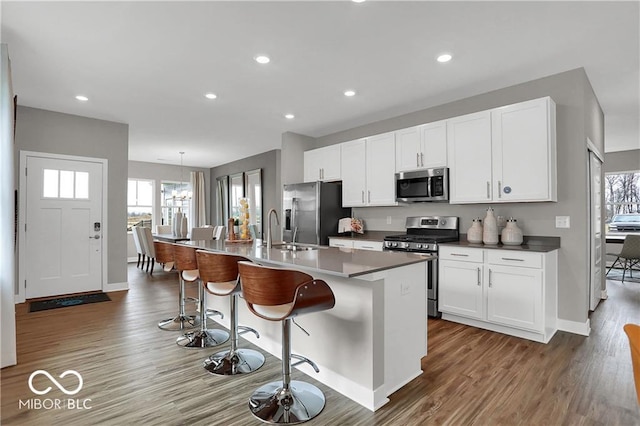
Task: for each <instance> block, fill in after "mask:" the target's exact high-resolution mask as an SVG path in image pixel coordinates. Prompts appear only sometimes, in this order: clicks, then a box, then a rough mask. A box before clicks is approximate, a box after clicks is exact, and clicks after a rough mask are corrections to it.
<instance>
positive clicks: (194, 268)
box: [173, 244, 229, 349]
mask: <svg viewBox="0 0 640 426" xmlns="http://www.w3.org/2000/svg"><path fill="white" fill-rule="evenodd" d="M173 250H174V251H173V256H174V261H175V267H176V269H177V270H178V271H180V276H181V278H182V282H195V283H198V282H199V281H200V270H199V269H198V259H197V257H196V248H195V247H189V246H186V245H183V244H174V247H173ZM198 308H199V311H200V329H199V330H197V331H192V332H189V333H185V334H183V335H182V336H180V337H178V339H177V340H176V344H177V345H178V346H181V347H183V348H190V349H203V348H210V347H212V346H218V345H221V344H222V343H224V342H226V341H227V340H229V333H228V332H227V331H226V330H220V329H216V328H214V329H209V328H207V316H208V315H210V314H211V315H220V316H221V317H222V313H221V312H218V311H212V310H209V311H207V304H206V294H205V292H204V288H203V286H202V285H198Z"/></svg>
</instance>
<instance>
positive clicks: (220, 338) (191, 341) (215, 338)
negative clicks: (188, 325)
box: [176, 328, 229, 349]
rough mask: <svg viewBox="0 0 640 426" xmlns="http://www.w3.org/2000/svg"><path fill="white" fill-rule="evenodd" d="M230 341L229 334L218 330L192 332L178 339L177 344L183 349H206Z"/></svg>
mask: <svg viewBox="0 0 640 426" xmlns="http://www.w3.org/2000/svg"><path fill="white" fill-rule="evenodd" d="M227 340H229V333H227V332H226V331H225V330H220V329H217V328H213V329H206V330H198V331H192V332H190V333H186V334H183V335H182V336H180V337H178V339H177V340H176V344H177V345H178V346H180V347H183V348H189V349H204V348H211V347H213V346H218V345H221V344H223V343H224V342H226V341H227Z"/></svg>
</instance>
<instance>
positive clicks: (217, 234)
mask: <svg viewBox="0 0 640 426" xmlns="http://www.w3.org/2000/svg"><path fill="white" fill-rule="evenodd" d="M222 237H224V226H221V225H218V226H216V227H215V228H213V239H214V240H219V239H221V238H222Z"/></svg>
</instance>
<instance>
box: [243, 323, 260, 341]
mask: <svg viewBox="0 0 640 426" xmlns="http://www.w3.org/2000/svg"><path fill="white" fill-rule="evenodd" d="M245 333H253V334H255V335H256V338H258V339H259V338H260V333H258V330H256V329H254V328H251V327H245V326H244V325H239V326H238V335H242V334H245Z"/></svg>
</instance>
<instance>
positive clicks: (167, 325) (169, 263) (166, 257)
mask: <svg viewBox="0 0 640 426" xmlns="http://www.w3.org/2000/svg"><path fill="white" fill-rule="evenodd" d="M173 246H174V245H173V244H171V243H165V242H161V241H154V242H153V247H154V249H155V251H156V260H157V261H158V263H160V264H161V265H162V269H163V270H164V271H165V272H171V271H172V270H173V266H174V263H175V262H174V260H173ZM178 278H179V280H180V285H179V287H178V288H179V291H178V315H177V316H175V317H173V318H169V319H166V320H162V321H160V322H159V323H158V327H160V328H161V329H162V330H167V331H180V330H184V329H189V328H193V327H195V326H196V325H197V324H198V320H197V318H196V317H195V316H194V315H187V314H186V312H185V309H184V302H185V294H184V281H183V280H182V278H181V277H180V273H179V272H178Z"/></svg>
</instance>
